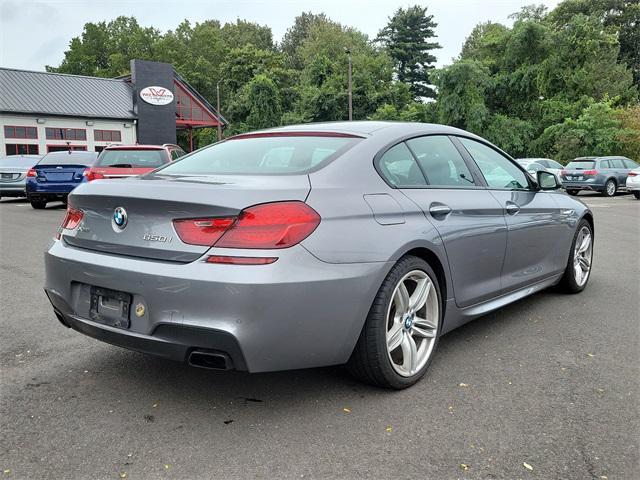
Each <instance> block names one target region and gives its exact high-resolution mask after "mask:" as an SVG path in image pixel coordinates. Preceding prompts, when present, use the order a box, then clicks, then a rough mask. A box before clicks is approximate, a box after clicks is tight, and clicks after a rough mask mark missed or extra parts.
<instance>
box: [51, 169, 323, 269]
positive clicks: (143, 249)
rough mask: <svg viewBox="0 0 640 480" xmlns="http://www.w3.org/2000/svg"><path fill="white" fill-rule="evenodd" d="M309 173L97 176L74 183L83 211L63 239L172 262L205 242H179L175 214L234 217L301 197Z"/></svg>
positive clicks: (189, 257)
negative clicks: (97, 178) (91, 179)
mask: <svg viewBox="0 0 640 480" xmlns="http://www.w3.org/2000/svg"><path fill="white" fill-rule="evenodd" d="M309 190H310V184H309V178H308V176H307V175H273V176H253V175H235V176H231V175H216V176H209V175H203V176H173V175H172V176H168V175H157V174H156V175H154V176H149V177H141V178H129V179H122V180H116V179H114V180H96V181H93V182H90V183H86V184H83V185H81V186H80V187H78V188H76V189H75V190H74V191H73V192H72V193H71V195H70V196H69V205H70V206H71V207H73V208H77V209H80V210H82V212H83V218H82V221H81V223H80V225H79V226H78V228H76V229H74V230H63V231H62V238H63V240H64V241H65V242H66V243H68V244H70V245H72V246H74V247H78V248H85V249H90V250H96V251H100V252H104V253H108V254H112V255H127V256H134V257H141V258H149V259H157V260H165V261H172V262H183V263H187V262H191V261H194V260H196V259H198V258H199V257H201V256H202V255H203V254H204V253H206V251H207V250H208V249H209V248H210V247H209V246H199V245H190V244H187V243H184V242H182V241H181V239H180V237H179V236H178V235H177V233H176V230H175V228H174V225H173V221H174V220H178V219H189V218H191V219H198V218H212V217H236V216H237V215H238V214H239V213H240V212H241V211H242V210H243V209H245V208H247V207H250V206H252V205H256V204H259V203H266V202H277V201H285V200H300V201H304V200H305V199H306V197H307V195H308V193H309Z"/></svg>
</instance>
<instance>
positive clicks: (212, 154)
mask: <svg viewBox="0 0 640 480" xmlns="http://www.w3.org/2000/svg"><path fill="white" fill-rule="evenodd" d="M360 140H361V139H360V138H359V137H350V136H335V137H333V136H312V135H310V136H304V135H295V136H294V135H274V136H258V135H256V136H254V137H252V136H246V137H238V138H235V139H234V138H230V139H228V140H226V141H224V142H220V143H216V144H215V145H212V146H210V147H208V148H204V149H202V150H198V151H197V152H195V153H192V154H190V155H188V156H185V157H184V158H183V159H181V160H179V161H176V162H174V163H171V164H169V165H168V166H167V167H165V168H163V169H162V170H161V173H162V174H163V175H165V174H167V175H242V174H252V175H274V174H276V175H277V174H293V173H307V172H309V171H311V170H312V169H315V168H318V167H319V166H321V165H322V164H323V162H329V161H331V160H333V159H334V158H337V157H338V156H340V155H341V154H343V153H344V152H345V151H347V150H348V149H349V148H351V147H352V146H353V145H355V144H356V143H357V142H358V141H360Z"/></svg>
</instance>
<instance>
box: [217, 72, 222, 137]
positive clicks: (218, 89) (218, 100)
mask: <svg viewBox="0 0 640 480" xmlns="http://www.w3.org/2000/svg"><path fill="white" fill-rule="evenodd" d="M216 109H217V110H218V141H220V140H222V124H221V123H220V82H218V83H216Z"/></svg>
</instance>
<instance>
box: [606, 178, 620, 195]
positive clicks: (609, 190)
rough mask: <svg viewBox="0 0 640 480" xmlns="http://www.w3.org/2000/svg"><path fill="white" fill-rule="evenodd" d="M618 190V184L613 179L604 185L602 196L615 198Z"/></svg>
mask: <svg viewBox="0 0 640 480" xmlns="http://www.w3.org/2000/svg"><path fill="white" fill-rule="evenodd" d="M617 190H618V184H616V181H615V180H614V179H613V178H610V179H609V180H607V181H606V182H605V184H604V190H602V195H603V196H604V197H614V196H615V195H616V191H617Z"/></svg>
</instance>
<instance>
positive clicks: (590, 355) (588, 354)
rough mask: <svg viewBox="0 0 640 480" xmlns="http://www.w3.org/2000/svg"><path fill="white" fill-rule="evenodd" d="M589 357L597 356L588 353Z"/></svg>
mask: <svg viewBox="0 0 640 480" xmlns="http://www.w3.org/2000/svg"><path fill="white" fill-rule="evenodd" d="M587 357H595V355H594V354H593V353H587Z"/></svg>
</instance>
